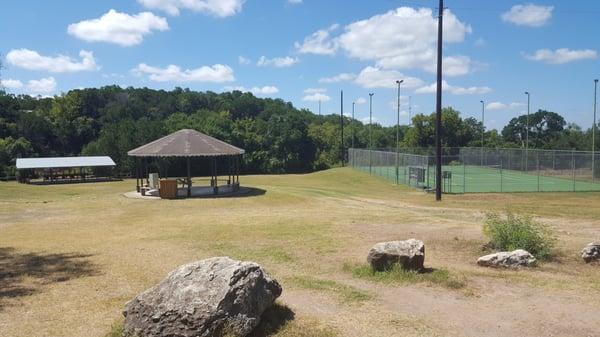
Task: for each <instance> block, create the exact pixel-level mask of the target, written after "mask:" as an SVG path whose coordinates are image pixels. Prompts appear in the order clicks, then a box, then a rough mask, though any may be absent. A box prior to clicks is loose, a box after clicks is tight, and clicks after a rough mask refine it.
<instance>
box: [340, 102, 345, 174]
mask: <svg viewBox="0 0 600 337" xmlns="http://www.w3.org/2000/svg"><path fill="white" fill-rule="evenodd" d="M340 128H341V130H342V136H341V138H342V139H340V141H341V149H342V167H344V162H345V160H344V159H345V153H344V152H345V149H344V90H341V91H340Z"/></svg>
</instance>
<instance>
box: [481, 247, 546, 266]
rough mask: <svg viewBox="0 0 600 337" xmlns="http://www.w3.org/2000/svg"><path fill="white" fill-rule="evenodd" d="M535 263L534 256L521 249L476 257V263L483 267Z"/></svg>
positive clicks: (533, 264)
mask: <svg viewBox="0 0 600 337" xmlns="http://www.w3.org/2000/svg"><path fill="white" fill-rule="evenodd" d="M536 263H537V260H536V259H535V257H534V256H533V255H531V254H530V253H529V252H528V251H526V250H523V249H517V250H514V251H512V252H498V253H494V254H489V255H485V256H482V257H480V258H478V259H477V264H478V265H480V266H484V267H505V268H518V267H533V266H535V264H536Z"/></svg>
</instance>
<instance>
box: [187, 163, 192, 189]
mask: <svg viewBox="0 0 600 337" xmlns="http://www.w3.org/2000/svg"><path fill="white" fill-rule="evenodd" d="M187 196H188V198H189V197H191V196H192V174H191V170H190V157H187Z"/></svg>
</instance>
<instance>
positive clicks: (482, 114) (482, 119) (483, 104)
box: [480, 100, 485, 166]
mask: <svg viewBox="0 0 600 337" xmlns="http://www.w3.org/2000/svg"><path fill="white" fill-rule="evenodd" d="M480 102H481V166H483V146H484V145H483V144H484V138H485V102H484V101H483V100H481V101H480Z"/></svg>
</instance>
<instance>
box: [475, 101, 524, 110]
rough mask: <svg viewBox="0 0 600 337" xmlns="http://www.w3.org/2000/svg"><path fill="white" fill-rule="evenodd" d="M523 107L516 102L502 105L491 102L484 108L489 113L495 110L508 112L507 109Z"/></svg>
mask: <svg viewBox="0 0 600 337" xmlns="http://www.w3.org/2000/svg"><path fill="white" fill-rule="evenodd" d="M523 105H525V104H523V103H518V102H513V103H510V104H505V103H502V102H491V103H488V104H487V105H486V106H485V108H486V109H487V110H490V111H495V110H509V109H515V108H519V107H522V106H523Z"/></svg>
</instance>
